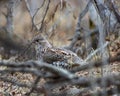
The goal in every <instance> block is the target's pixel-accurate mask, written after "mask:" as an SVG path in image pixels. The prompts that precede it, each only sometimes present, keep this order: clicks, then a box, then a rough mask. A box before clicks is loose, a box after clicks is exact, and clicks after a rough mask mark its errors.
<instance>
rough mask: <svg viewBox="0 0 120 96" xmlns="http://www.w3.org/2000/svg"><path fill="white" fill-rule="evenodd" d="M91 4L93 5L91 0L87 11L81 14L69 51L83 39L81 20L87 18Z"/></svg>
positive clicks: (86, 8)
mask: <svg viewBox="0 0 120 96" xmlns="http://www.w3.org/2000/svg"><path fill="white" fill-rule="evenodd" d="M90 4H91V0H89V2H88V3H87V5H86V7H85V9H84V10H83V11H82V12H81V13H80V14H79V17H78V22H77V27H76V30H75V35H74V37H73V40H72V42H71V44H70V45H69V49H70V50H71V49H72V48H73V46H74V44H75V43H76V41H77V40H78V39H79V38H80V37H81V36H80V30H81V20H82V18H83V17H84V16H85V14H86V13H87V12H88V9H89V6H90Z"/></svg>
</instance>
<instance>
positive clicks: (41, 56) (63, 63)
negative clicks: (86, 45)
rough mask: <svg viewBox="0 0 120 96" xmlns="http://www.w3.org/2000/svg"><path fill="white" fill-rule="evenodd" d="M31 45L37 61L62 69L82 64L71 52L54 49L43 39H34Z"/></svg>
mask: <svg viewBox="0 0 120 96" xmlns="http://www.w3.org/2000/svg"><path fill="white" fill-rule="evenodd" d="M33 43H34V44H35V50H36V54H37V56H36V57H37V60H41V61H43V62H46V63H49V64H52V65H54V66H58V67H62V68H72V67H75V66H79V65H81V64H82V63H83V60H82V59H81V58H79V57H78V56H77V55H76V54H75V53H73V52H72V51H70V50H67V49H63V48H55V47H53V46H52V45H51V44H50V43H49V42H48V41H47V40H46V39H45V38H43V37H39V38H38V37H37V38H35V39H34V40H33Z"/></svg>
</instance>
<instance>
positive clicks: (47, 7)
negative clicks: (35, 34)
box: [39, 0, 50, 32]
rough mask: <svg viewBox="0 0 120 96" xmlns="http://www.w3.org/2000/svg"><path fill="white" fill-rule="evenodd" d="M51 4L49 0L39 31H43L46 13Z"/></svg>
mask: <svg viewBox="0 0 120 96" xmlns="http://www.w3.org/2000/svg"><path fill="white" fill-rule="evenodd" d="M49 5H50V0H48V4H47V8H46V10H45V13H44V16H43V19H42V21H41V26H40V28H39V31H40V32H42V28H43V23H44V21H45V17H46V14H47V12H48V9H49Z"/></svg>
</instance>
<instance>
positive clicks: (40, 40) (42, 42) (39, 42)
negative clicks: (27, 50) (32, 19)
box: [33, 36, 52, 48]
mask: <svg viewBox="0 0 120 96" xmlns="http://www.w3.org/2000/svg"><path fill="white" fill-rule="evenodd" d="M33 43H34V44H35V46H36V47H39V48H45V47H46V48H48V47H52V45H51V44H50V43H49V42H48V41H47V39H45V38H44V37H42V36H40V37H36V38H34V39H33Z"/></svg>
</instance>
